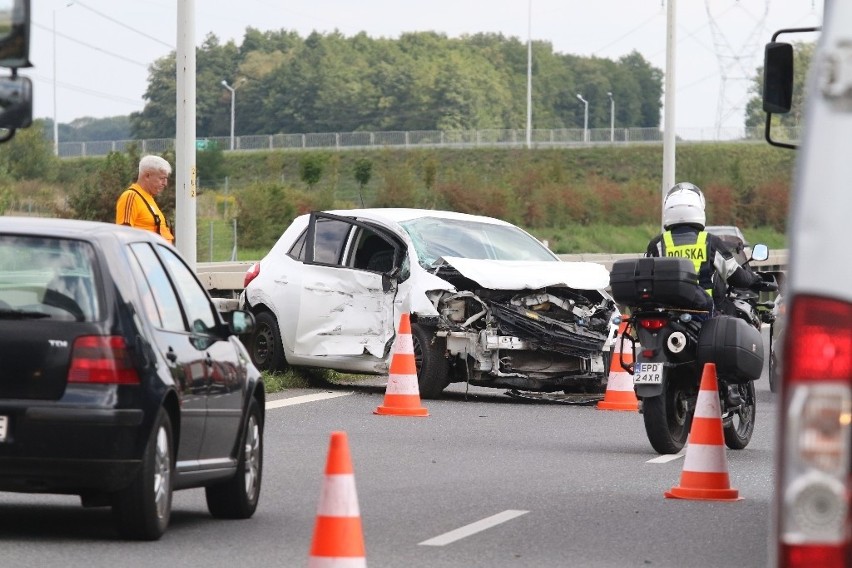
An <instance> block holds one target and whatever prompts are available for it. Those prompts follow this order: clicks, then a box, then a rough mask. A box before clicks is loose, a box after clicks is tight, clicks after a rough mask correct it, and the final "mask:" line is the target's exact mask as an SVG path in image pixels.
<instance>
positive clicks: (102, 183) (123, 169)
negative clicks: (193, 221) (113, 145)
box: [68, 151, 165, 223]
mask: <svg viewBox="0 0 852 568" xmlns="http://www.w3.org/2000/svg"><path fill="white" fill-rule="evenodd" d="M138 163H139V155H138V154H137V153H135V151H131V152H128V153H122V152H110V153H109V154H107V156H106V158H105V159H104V161H103V163H102V164H100V166H99V167H98V169H97V171H95V172H94V173H93V174H91V175H89V176H88V177H87V178H86V179H85V181H83V182H82V183H81V184H79V185H78V186H77V187H76V188H75V189H74V190H72V191H71V192H70V193H69V195H68V205H69V206H70V207H71V210H72V212H73V216H74V217H75V218H77V219H89V220H93V221H103V222H107V223H114V222H115V203H116V200H117V199H118V196H119V195H121V192H122V191H124V190H125V189H127V187H128V186H129V185H130V184H131V183H132V182H133V180H135V179H136V174H137V165H138ZM158 205H159V203H158ZM164 213H165V212H164Z"/></svg>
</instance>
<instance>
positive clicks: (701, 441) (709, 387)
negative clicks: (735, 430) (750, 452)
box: [665, 363, 741, 501]
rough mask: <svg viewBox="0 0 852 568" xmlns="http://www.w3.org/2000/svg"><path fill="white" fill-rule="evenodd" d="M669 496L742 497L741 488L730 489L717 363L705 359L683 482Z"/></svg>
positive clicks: (710, 499) (714, 498)
mask: <svg viewBox="0 0 852 568" xmlns="http://www.w3.org/2000/svg"><path fill="white" fill-rule="evenodd" d="M665 495H666V497H668V498H670V499H695V500H704V501H739V500H740V499H741V497H739V491H737V490H736V489H731V482H730V479H729V477H728V459H727V456H726V455H725V435H724V431H723V428H722V408H721V406H720V404H719V389H718V385H717V382H716V365H715V364H714V363H706V364H705V365H704V372H703V373H702V375H701V388H700V390H699V391H698V401H697V402H696V403H695V416H694V417H693V418H692V428H691V429H690V430H689V440H688V441H687V446H686V458H685V459H684V462H683V473H681V476H680V485H679V486H678V487H672V488H671V489H670V490H669V491H666V493H665Z"/></svg>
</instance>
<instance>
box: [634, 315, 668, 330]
mask: <svg viewBox="0 0 852 568" xmlns="http://www.w3.org/2000/svg"><path fill="white" fill-rule="evenodd" d="M668 323H669V320H668V319H667V318H642V319H640V320H639V327H641V328H642V329H647V330H648V331H660V330H661V329H663V328H664V327H666V324H668Z"/></svg>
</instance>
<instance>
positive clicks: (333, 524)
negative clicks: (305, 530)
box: [308, 432, 367, 568]
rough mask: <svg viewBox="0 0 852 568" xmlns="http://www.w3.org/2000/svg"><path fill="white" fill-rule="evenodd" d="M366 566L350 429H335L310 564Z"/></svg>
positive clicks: (348, 567) (338, 567)
mask: <svg viewBox="0 0 852 568" xmlns="http://www.w3.org/2000/svg"><path fill="white" fill-rule="evenodd" d="M366 566H367V559H366V557H365V553H364V535H363V533H362V531H361V512H360V510H359V509H358V495H357V493H356V491H355V473H354V471H353V469H352V459H351V458H350V456H349V443H348V442H347V440H346V432H332V433H331V442H330V444H329V449H328V461H327V462H326V464H325V480H324V481H323V486H322V493H321V494H320V502H319V507H318V508H317V523H316V527H315V528H314V540H313V543H312V544H311V556H310V559H309V560H308V567H309V568H344V567H345V568H361V567H366Z"/></svg>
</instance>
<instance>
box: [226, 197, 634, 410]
mask: <svg viewBox="0 0 852 568" xmlns="http://www.w3.org/2000/svg"><path fill="white" fill-rule="evenodd" d="M245 280H246V285H245V290H244V291H243V293H242V295H241V297H240V307H241V308H243V309H246V310H250V311H251V312H253V313H254V315H255V318H256V320H257V325H256V326H255V331H254V333H253V334H252V335H251V336H250V337H248V338H246V339H245V341H246V344H247V347H248V350H249V352H250V353H251V357H252V360H253V362H254V363H255V365H257V366H258V367H259V368H261V369H266V370H273V371H275V370H283V369H284V368H285V367H286V366H287V365H288V364H289V365H294V366H303V367H322V368H327V369H334V370H337V371H343V372H349V373H364V374H386V373H387V372H388V367H389V364H390V358H391V349H392V346H393V342H394V338H395V336H396V329H397V328H398V327H399V320H400V315H401V314H403V313H406V312H407V313H409V314H410V317H411V323H412V326H411V327H412V339H413V342H414V353H415V360H416V363H417V373H418V385H419V390H420V395H421V396H422V397H423V398H435V397H438V396H440V394H441V392H442V391H443V390H444V388H446V387H447V385H449V384H450V383H452V382H468V383H469V384H471V385H477V386H485V387H499V388H507V389H511V390H526V391H538V392H556V391H565V392H593V393H602V392H604V390H605V388H606V380H607V378H608V375H609V351H610V347H611V344H612V341H613V337H614V335H615V331H616V328H617V322H618V319H617V318H618V310H617V308H616V306H615V303H614V302H613V300H612V298H611V297H610V295H609V294H608V293H607V292H606V290H605V288H606V287H607V286H608V284H609V273H608V272H607V270H606V268H605V267H604V266H602V265H600V264H596V263H589V262H562V261H561V260H560V259H559V257H558V256H556V255H555V254H554V253H552V252H551V251H550V250H549V249H548V248H547V247H546V246H544V245H543V244H542V243H541V242H539V241H538V240H537V239H536V238H534V237H533V236H531V235H530V234H529V233H527V232H525V231H523V230H522V229H520V228H518V227H516V226H514V225H512V224H511V223H507V222H505V221H501V220H498V219H493V218H490V217H482V216H477V215H467V214H462V213H452V212H446V211H431V210H419V209H355V210H346V211H328V212H315V213H310V214H306V215H303V216H301V217H298V218H297V219H295V220H294V221H293V223H292V224H291V225H290V227H288V228H287V230H286V231H284V234H283V235H282V236H281V237H280V238H279V239H278V242H277V243H276V244H275V246H274V247H273V248H272V250H270V251H269V253H268V254H267V255H266V256H265V257H264V258H263V260H261V261H260V262H258V263H255V264H253V265H252V266H251V267H250V268H249V270H248V271H247V273H246V279H245Z"/></svg>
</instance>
